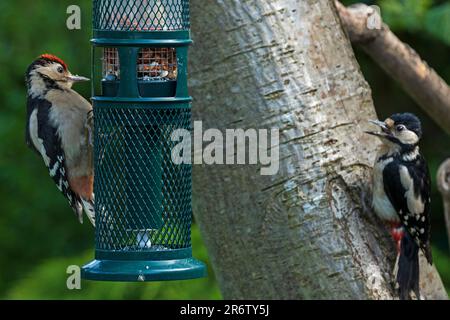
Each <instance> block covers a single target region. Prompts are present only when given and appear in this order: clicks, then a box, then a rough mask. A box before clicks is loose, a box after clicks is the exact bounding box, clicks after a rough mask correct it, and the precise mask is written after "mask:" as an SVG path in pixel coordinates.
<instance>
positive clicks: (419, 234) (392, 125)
mask: <svg viewBox="0 0 450 320" xmlns="http://www.w3.org/2000/svg"><path fill="white" fill-rule="evenodd" d="M370 122H371V123H373V124H376V125H377V126H379V127H380V128H381V131H379V132H369V131H367V133H369V134H371V135H375V136H377V137H379V138H380V140H381V142H382V145H381V147H380V150H379V152H378V155H377V157H376V161H375V165H374V172H373V198H372V205H373V208H374V210H375V212H376V214H377V215H378V216H379V217H380V218H381V219H383V220H385V221H387V222H388V223H389V224H390V225H391V227H392V229H391V234H392V236H393V238H394V240H396V242H397V249H398V254H399V258H398V271H397V277H396V281H397V283H398V286H399V295H400V299H410V298H411V292H414V293H415V295H416V297H417V299H420V292H419V249H420V250H422V252H423V253H424V255H425V257H426V259H427V261H428V263H430V264H432V256H431V245H430V236H431V233H430V201H431V199H430V186H431V183H430V174H429V171H428V166H427V163H426V161H425V159H424V158H423V156H422V155H421V154H420V153H419V145H418V144H419V140H420V138H421V136H422V129H421V124H420V120H419V119H418V118H417V117H416V116H415V115H413V114H411V113H400V114H394V115H392V116H390V117H389V118H387V119H386V120H385V121H384V122H382V121H378V120H371V121H370Z"/></svg>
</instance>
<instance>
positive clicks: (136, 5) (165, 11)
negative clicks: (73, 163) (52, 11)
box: [82, 0, 206, 281]
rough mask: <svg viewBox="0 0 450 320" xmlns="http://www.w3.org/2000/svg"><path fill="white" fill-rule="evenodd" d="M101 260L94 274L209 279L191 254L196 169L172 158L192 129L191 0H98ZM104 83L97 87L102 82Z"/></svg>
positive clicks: (92, 266)
mask: <svg viewBox="0 0 450 320" xmlns="http://www.w3.org/2000/svg"><path fill="white" fill-rule="evenodd" d="M93 24H94V39H93V40H92V44H93V61H92V79H93V98H92V101H93V106H94V114H95V116H94V166H95V182H94V191H95V214H96V216H95V222H96V229H95V230H96V231H95V243H96V247H95V260H94V261H92V262H91V263H89V264H87V265H86V266H84V267H83V269H82V276H83V278H85V279H90V280H111V281H152V280H156V281H157V280H176V279H191V278H198V277H203V276H205V272H206V271H205V266H204V264H203V263H201V262H199V261H197V260H195V259H193V258H192V250H191V242H190V237H191V234H190V233H191V222H192V207H191V194H192V192H191V183H192V178H191V165H188V164H181V165H179V164H174V163H173V162H172V159H171V151H172V148H173V146H174V145H175V144H176V143H177V142H173V141H172V140H171V134H172V132H173V131H174V130H176V129H188V130H190V128H191V110H190V102H191V98H190V97H189V95H188V90H187V52H188V46H189V44H190V43H191V42H192V41H191V39H190V32H189V1H188V0H94V19H93ZM98 87H99V88H98Z"/></svg>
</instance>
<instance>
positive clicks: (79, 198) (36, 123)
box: [25, 54, 94, 224]
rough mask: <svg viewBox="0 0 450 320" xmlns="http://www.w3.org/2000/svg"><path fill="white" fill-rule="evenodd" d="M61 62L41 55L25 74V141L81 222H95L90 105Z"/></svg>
mask: <svg viewBox="0 0 450 320" xmlns="http://www.w3.org/2000/svg"><path fill="white" fill-rule="evenodd" d="M84 80H88V79H87V78H84V77H79V76H74V75H72V74H71V73H70V72H69V71H68V69H67V65H66V64H65V63H64V62H63V61H62V60H61V59H59V58H57V57H55V56H53V55H49V54H45V55H42V56H40V57H39V58H38V59H36V60H35V61H34V62H33V63H32V64H31V65H30V66H29V67H28V70H27V72H26V83H27V89H28V101H27V121H26V132H25V140H26V143H27V145H28V146H29V147H30V148H32V149H33V150H35V151H36V152H37V153H38V154H39V155H40V156H41V157H42V159H43V160H44V163H45V165H46V166H47V168H48V171H49V174H50V177H51V178H52V179H53V181H54V182H55V184H56V186H57V188H58V189H59V190H60V191H61V192H62V193H63V195H64V196H65V197H66V198H67V200H68V201H69V204H70V206H71V207H72V208H73V210H74V211H75V212H76V214H77V216H78V218H79V220H80V222H82V217H83V211H85V212H86V214H87V216H88V218H89V220H90V221H91V222H92V224H94V194H93V174H94V172H93V165H92V145H91V144H89V139H88V137H87V135H88V133H89V131H90V129H91V128H89V127H87V123H88V116H89V115H90V114H91V111H92V107H91V105H90V103H89V102H87V101H86V100H85V99H84V98H83V97H82V96H80V95H79V94H78V93H77V92H75V91H74V90H72V89H71V87H72V84H73V83H74V82H77V81H84Z"/></svg>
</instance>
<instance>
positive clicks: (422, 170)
mask: <svg viewBox="0 0 450 320" xmlns="http://www.w3.org/2000/svg"><path fill="white" fill-rule="evenodd" d="M383 182H384V189H385V193H386V195H387V196H388V198H389V200H390V201H391V203H392V205H393V206H394V208H395V210H396V211H397V213H398V216H399V217H400V220H401V222H402V224H403V226H404V227H405V230H406V231H407V232H408V233H409V234H410V236H411V237H412V238H413V239H414V240H415V241H416V243H417V244H418V245H419V247H420V248H421V249H422V250H423V252H424V254H425V256H426V257H427V259H428V261H429V262H430V263H431V260H432V258H431V248H430V236H431V234H430V175H429V172H428V167H427V165H426V162H425V160H424V159H423V158H422V157H421V156H420V157H419V158H418V159H416V160H415V161H412V162H403V161H400V160H398V159H397V160H394V161H393V162H391V163H390V164H388V165H387V166H386V168H385V170H384V172H383Z"/></svg>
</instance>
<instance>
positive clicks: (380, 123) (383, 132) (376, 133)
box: [364, 120, 391, 137]
mask: <svg viewBox="0 0 450 320" xmlns="http://www.w3.org/2000/svg"><path fill="white" fill-rule="evenodd" d="M369 122H370V123H373V124H375V125H377V126H379V127H380V128H381V132H379V131H364V132H365V133H368V134H371V135H373V136H377V137H387V136H390V135H391V132H390V130H389V128H388V126H387V125H386V123H385V122H383V121H380V120H369Z"/></svg>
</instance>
